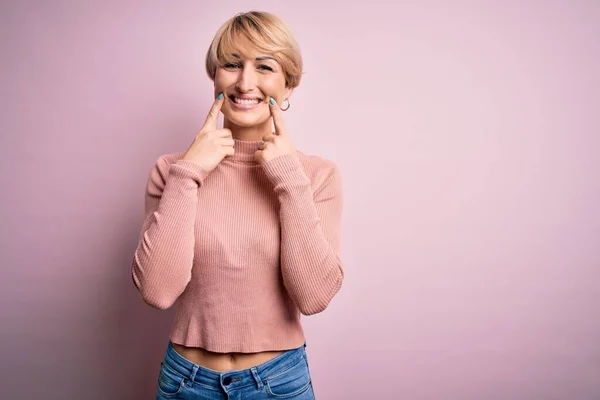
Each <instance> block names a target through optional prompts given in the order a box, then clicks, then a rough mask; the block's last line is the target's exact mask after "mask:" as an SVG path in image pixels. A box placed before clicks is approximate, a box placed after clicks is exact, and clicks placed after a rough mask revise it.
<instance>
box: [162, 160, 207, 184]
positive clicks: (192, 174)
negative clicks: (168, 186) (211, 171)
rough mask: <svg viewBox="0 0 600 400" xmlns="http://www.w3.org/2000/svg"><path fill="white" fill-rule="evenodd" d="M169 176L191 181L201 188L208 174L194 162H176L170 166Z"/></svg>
mask: <svg viewBox="0 0 600 400" xmlns="http://www.w3.org/2000/svg"><path fill="white" fill-rule="evenodd" d="M169 175H174V176H180V177H183V178H190V179H193V180H195V181H196V183H198V185H199V186H201V185H202V182H203V181H204V178H206V177H207V176H208V172H207V171H206V170H205V169H204V168H202V167H201V166H200V165H198V164H196V163H194V162H191V161H187V160H177V161H176V162H175V163H173V164H171V167H170V170H169Z"/></svg>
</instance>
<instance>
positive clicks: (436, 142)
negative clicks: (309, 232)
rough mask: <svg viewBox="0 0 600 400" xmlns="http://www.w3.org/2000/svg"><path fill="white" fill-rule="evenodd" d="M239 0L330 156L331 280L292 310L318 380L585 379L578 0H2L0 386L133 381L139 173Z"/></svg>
mask: <svg viewBox="0 0 600 400" xmlns="http://www.w3.org/2000/svg"><path fill="white" fill-rule="evenodd" d="M392 3H393V4H392ZM254 9H257V10H264V11H271V12H273V13H276V14H278V15H279V16H281V17H282V18H283V19H284V20H285V21H287V22H288V23H289V24H290V25H291V27H292V29H293V30H294V32H295V33H296V35H297V38H298V40H299V42H300V45H301V48H302V51H303V54H304V58H305V74H304V76H303V81H302V83H301V85H300V87H299V88H298V89H297V90H296V92H295V93H294V95H293V97H292V106H291V109H290V110H289V111H288V112H287V113H286V114H285V117H286V122H287V124H288V127H289V130H290V134H291V135H292V137H293V141H294V144H295V145H296V147H297V148H298V149H299V150H301V151H303V152H305V153H308V154H316V155H320V156H322V157H325V158H328V159H331V160H332V161H334V162H335V163H336V164H337V165H338V166H339V168H340V169H341V171H342V175H343V178H344V190H345V192H344V195H345V203H344V220H343V233H342V237H343V254H342V258H343V260H344V266H345V271H346V279H345V282H344V285H343V287H342V290H341V291H340V292H339V294H338V295H337V296H336V297H335V298H334V300H333V302H332V303H331V305H330V306H329V308H328V309H327V310H325V311H324V312H323V313H322V314H318V315H315V316H311V317H304V318H303V321H304V326H305V329H306V333H307V352H308V355H309V360H310V362H311V365H310V366H311V372H312V375H313V382H314V387H315V392H316V395H317V398H318V399H319V400H346V399H361V400H371V399H399V400H404V399H406V400H454V399H456V400H481V399H486V400H542V399H544V400H546V399H553V400H554V399H567V400H594V399H599V398H600V320H599V308H600V307H599V306H600V243H599V242H600V215H599V213H598V210H597V207H598V205H599V204H600V179H599V178H598V172H599V171H600V157H599V156H598V152H599V150H600V129H599V128H600V117H599V114H600V94H599V93H600V74H599V73H598V71H600V44H599V43H600V41H599V40H598V39H599V38H600V3H599V2H597V1H566V0H564V1H541V0H540V1H453V2H450V1H442V0H440V1H422V2H413V1H410V2H409V1H395V2H391V1H384V0H371V1H349V2H348V1H344V2H342V1H324V0H323V1H285V2H283V1H241V0H239V1H238V0H230V1H219V2H217V1H157V0H154V1H103V2H100V1H97V2H95V1H75V0H73V1H58V0H54V1H41V0H40V1H31V0H29V1H28V0H24V1H17V0H13V1H2V3H1V5H0V40H1V42H0V60H1V61H0V68H1V74H0V80H1V81H0V83H1V87H0V90H1V93H2V96H1V103H0V110H1V111H0V113H1V114H0V129H1V131H0V151H1V157H0V193H1V196H0V202H1V206H0V235H1V236H0V239H1V241H0V246H1V247H0V263H1V265H0V266H1V279H0V296H1V298H0V354H1V358H0V388H1V389H0V397H2V398H3V399H11V400H12V399H26V400H31V399H69V400H71V399H73V400H75V399H85V400H95V399H98V400H100V399H112V400H120V399H123V400H137V399H152V398H154V397H153V396H154V393H155V387H156V386H155V385H156V378H157V374H158V370H159V363H160V361H161V359H162V356H163V354H164V350H165V347H166V344H167V339H168V332H169V329H170V326H171V321H172V318H173V310H169V311H158V310H154V309H152V308H150V307H149V306H146V305H145V304H144V303H143V301H142V300H141V299H140V297H139V295H138V294H137V292H136V291H135V289H134V287H133V284H132V281H131V276H130V269H129V268H130V264H131V257H132V254H133V251H134V249H135V246H136V244H137V240H138V234H139V229H140V227H141V223H142V218H143V193H144V187H145V182H146V178H147V174H148V172H149V170H150V168H151V166H152V164H153V163H154V161H155V160H156V158H157V157H158V156H159V155H160V154H163V153H167V152H174V151H184V150H185V149H186V148H187V146H188V145H189V143H190V142H191V140H192V139H193V137H194V135H195V134H196V132H197V130H198V129H199V128H200V126H201V124H202V122H203V120H204V118H205V116H206V112H207V111H208V107H209V105H210V104H211V102H212V82H211V81H210V80H209V79H208V78H207V76H206V74H205V71H204V55H205V52H206V49H207V47H208V45H209V43H210V41H211V39H212V37H213V35H214V33H215V32H216V30H217V29H218V27H219V26H220V25H221V24H222V23H223V22H224V21H225V20H226V19H228V18H230V17H232V16H233V15H234V14H236V13H237V12H241V11H249V10H254Z"/></svg>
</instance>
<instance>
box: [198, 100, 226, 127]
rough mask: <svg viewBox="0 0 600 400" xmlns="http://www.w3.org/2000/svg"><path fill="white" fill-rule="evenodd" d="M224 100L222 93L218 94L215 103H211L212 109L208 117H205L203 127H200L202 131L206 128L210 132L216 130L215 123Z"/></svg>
mask: <svg viewBox="0 0 600 400" xmlns="http://www.w3.org/2000/svg"><path fill="white" fill-rule="evenodd" d="M224 98H225V96H224V95H223V93H219V95H218V96H217V98H216V99H215V102H214V103H213V105H212V107H211V108H210V111H209V112H208V115H207V116H206V121H204V126H202V129H207V128H208V129H210V130H211V131H212V130H215V129H217V121H218V120H219V111H221V106H222V105H223V103H224V101H223V99H224Z"/></svg>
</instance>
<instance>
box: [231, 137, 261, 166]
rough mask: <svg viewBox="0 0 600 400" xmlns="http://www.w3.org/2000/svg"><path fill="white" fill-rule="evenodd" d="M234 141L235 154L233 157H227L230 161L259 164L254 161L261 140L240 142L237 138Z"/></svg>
mask: <svg viewBox="0 0 600 400" xmlns="http://www.w3.org/2000/svg"><path fill="white" fill-rule="evenodd" d="M233 140H234V142H235V143H234V144H233V148H234V150H235V152H234V153H233V156H230V157H227V158H228V159H229V160H232V161H242V162H252V163H256V162H257V161H256V160H255V159H254V153H255V152H256V150H258V144H259V143H260V140H239V139H235V138H234V139H233Z"/></svg>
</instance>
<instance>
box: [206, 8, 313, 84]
mask: <svg viewBox="0 0 600 400" xmlns="http://www.w3.org/2000/svg"><path fill="white" fill-rule="evenodd" d="M240 39H242V41H243V40H247V41H249V42H250V44H251V45H252V46H254V48H255V49H256V50H257V51H259V52H261V53H265V55H268V56H270V57H273V58H274V59H275V60H276V61H277V62H278V63H279V64H280V65H281V68H282V70H283V74H284V76H285V84H286V87H289V88H292V89H293V88H295V87H297V86H298V85H299V84H300V78H301V77H302V54H301V53H300V47H299V46H298V43H297V42H296V39H295V38H294V35H293V33H292V31H291V30H290V28H289V27H288V26H287V25H286V24H285V23H284V22H283V21H282V20H281V19H280V18H278V17H277V16H275V15H273V14H271V13H268V12H262V11H250V12H247V13H240V14H237V15H236V16H235V17H233V18H231V19H229V20H228V21H226V22H225V23H224V24H223V25H222V26H221V27H220V28H219V30H218V31H217V33H216V34H215V37H214V39H213V41H212V43H211V45H210V47H209V48H208V52H207V53H206V72H207V73H208V76H209V77H210V79H212V80H213V81H214V80H215V75H216V73H217V68H219V67H221V66H223V65H225V64H226V63H228V62H232V60H231V55H232V54H234V53H237V52H242V49H240V48H239V45H240Z"/></svg>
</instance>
